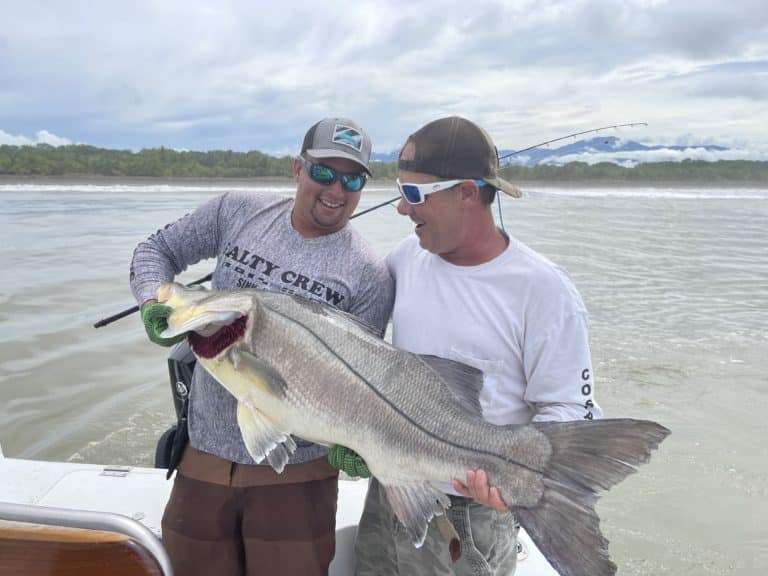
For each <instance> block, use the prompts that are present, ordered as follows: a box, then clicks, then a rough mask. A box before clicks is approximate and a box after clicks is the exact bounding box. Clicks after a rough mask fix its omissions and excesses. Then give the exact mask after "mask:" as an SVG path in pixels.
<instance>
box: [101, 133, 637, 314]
mask: <svg viewBox="0 0 768 576" xmlns="http://www.w3.org/2000/svg"><path fill="white" fill-rule="evenodd" d="M634 126H648V123H647V122H628V123H625V124H613V125H611V126H601V127H600V128H592V129H590V130H584V131H583V132H574V133H573V134H566V135H565V136H560V137H559V138H554V139H552V140H547V141H546V142H539V143H538V144H534V145H533V146H528V147H527V148H522V149H521V150H515V151H514V152H510V153H509V154H505V155H504V156H499V161H501V160H503V159H504V158H509V157H510V156H514V155H516V154H522V153H523V152H527V151H528V150H533V149H534V148H538V147H539V146H546V145H547V144H552V143H553V142H560V141H561V140H566V139H568V138H575V137H576V136H581V135H582V134H591V133H593V132H594V133H595V134H596V133H598V132H601V131H603V130H609V129H611V128H625V127H634ZM399 199H400V196H399V195H398V196H395V197H394V198H392V199H391V200H387V201H386V202H381V203H380V204H376V206H372V207H371V208H366V209H365V210H362V211H360V212H356V213H355V214H353V215H352V216H350V217H349V219H350V220H352V219H353V218H357V217H358V216H362V215H363V214H368V212H373V211H374V210H378V209H379V208H382V207H384V206H387V205H388V204H392V202H395V201H396V200H399ZM211 278H213V272H211V273H209V274H206V275H205V276H203V277H202V278H198V279H197V280H194V281H192V282H190V283H189V284H187V287H190V286H197V285H198V284H202V283H203V282H208V281H209V280H210V279H211ZM138 311H139V307H138V306H133V307H131V308H127V309H125V310H123V311H122V312H118V313H117V314H113V315H112V316H109V317H107V318H103V319H101V320H99V321H98V322H96V323H95V324H94V325H93V327H94V328H101V327H102V326H106V325H107V324H111V323H112V322H115V321H116V320H120V319H121V318H125V317H126V316H130V315H131V314H133V313H135V312H138Z"/></svg>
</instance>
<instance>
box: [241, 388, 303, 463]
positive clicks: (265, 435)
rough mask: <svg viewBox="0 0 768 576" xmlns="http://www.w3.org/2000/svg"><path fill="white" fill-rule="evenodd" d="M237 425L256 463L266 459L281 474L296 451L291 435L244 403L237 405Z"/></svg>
mask: <svg viewBox="0 0 768 576" xmlns="http://www.w3.org/2000/svg"><path fill="white" fill-rule="evenodd" d="M237 423H238V425H239V426H240V433H241V434H242V436H243V442H244V443H245V448H246V449H247V450H248V453H249V454H250V455H251V458H253V459H254V461H255V462H262V461H263V460H264V459H265V458H266V459H267V462H269V464H270V465H271V466H272V468H274V469H275V472H277V473H278V474H280V473H281V472H282V471H283V469H284V468H285V465H286V464H287V463H288V459H289V458H290V457H291V454H293V452H294V451H295V450H296V442H294V440H293V438H292V437H291V436H290V434H287V433H285V432H281V431H280V430H278V429H277V428H275V427H274V425H273V424H272V423H271V422H270V421H269V419H268V418H267V417H266V416H264V415H263V414H262V413H261V412H259V411H258V410H257V409H256V408H255V407H253V406H252V405H251V404H249V403H248V402H244V401H240V402H238V403H237Z"/></svg>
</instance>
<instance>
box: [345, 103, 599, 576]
mask: <svg viewBox="0 0 768 576" xmlns="http://www.w3.org/2000/svg"><path fill="white" fill-rule="evenodd" d="M497 171H498V155H497V151H496V147H495V145H494V144H493V141H492V140H491V138H490V136H489V135H488V134H487V133H486V132H485V130H483V129H482V128H481V127H479V126H477V125H476V124H474V123H473V122H470V121H469V120H466V119H464V118H460V117H456V116H453V117H448V118H441V119H439V120H435V121H433V122H430V123H428V124H426V125H425V126H422V127H421V128H420V129H419V130H417V131H416V132H414V133H413V134H411V136H409V137H408V139H407V140H406V143H405V145H404V146H403V148H402V150H401V151H400V158H399V179H398V180H397V186H398V189H399V190H400V194H401V197H402V198H401V200H400V203H399V204H398V206H397V210H398V212H399V213H400V214H402V215H404V216H408V217H409V218H410V219H411V221H412V222H413V224H414V234H413V235H412V236H410V237H408V238H406V239H405V240H403V241H402V242H401V243H400V244H399V245H398V246H396V247H395V248H394V249H393V250H392V252H391V253H390V254H389V255H388V256H387V265H388V268H389V271H390V273H391V274H392V277H393V278H394V279H395V284H396V297H395V305H394V309H393V312H392V329H393V331H392V342H393V344H394V345H395V346H397V347H399V348H403V349H405V350H408V351H410V352H414V353H417V354H428V355H434V356H440V357H443V358H450V359H452V360H456V361H458V362H462V363H464V364H468V365H470V366H473V367H475V368H477V369H479V370H481V371H482V372H483V374H484V380H483V388H482V390H481V392H480V397H479V400H480V404H481V406H482V409H483V418H485V419H486V420H488V421H489V422H492V423H494V424H498V425H508V424H527V423H529V422H531V421H545V420H580V419H592V418H598V417H600V415H601V412H600V409H599V407H598V406H597V405H596V403H595V400H594V384H593V381H592V363H591V355H590V350H589V343H588V336H587V314H586V310H585V308H584V304H583V303H582V300H581V297H580V296H579V293H578V292H577V290H576V288H575V287H574V286H573V284H572V283H571V281H570V279H569V278H568V276H567V274H566V273H565V272H564V271H563V270H562V269H561V268H559V267H558V266H556V265H555V264H553V263H552V262H550V261H549V260H547V259H546V258H544V257H543V256H541V255H539V254H537V253H536V252H534V251H533V250H531V249H530V248H528V247H527V246H526V245H525V244H523V243H522V242H520V241H518V240H516V239H515V238H514V237H512V236H510V235H508V234H507V233H506V232H505V231H503V230H500V229H499V228H497V227H496V225H495V223H494V220H493V215H492V213H491V206H492V203H493V201H494V198H495V195H496V193H497V192H498V191H501V192H504V193H506V194H508V195H510V196H513V197H519V196H521V192H520V191H519V190H518V189H517V188H516V187H515V186H513V185H512V184H510V183H509V182H507V181H505V180H504V179H502V178H500V177H499V175H498V173H497ZM336 450H338V447H335V448H334V451H336ZM349 460H351V459H349ZM464 482H466V484H464ZM438 487H439V488H440V489H442V490H443V491H444V492H446V493H447V494H448V495H449V497H450V500H451V507H450V508H449V509H448V510H447V511H446V514H445V515H444V516H438V517H437V519H436V520H433V521H432V522H431V523H430V525H429V529H428V532H427V536H426V540H425V542H424V544H423V545H422V546H421V547H419V548H416V547H414V545H413V543H412V541H411V539H410V537H409V535H408V533H407V532H406V531H405V530H404V529H401V527H400V526H399V525H398V523H397V520H396V517H395V516H394V514H393V511H392V506H391V505H390V502H389V499H388V498H387V494H386V492H385V491H386V489H385V488H384V487H382V485H381V484H379V483H378V482H376V480H375V479H372V480H371V484H370V488H369V491H368V496H367V499H366V505H365V510H364V512H363V516H362V518H361V520H360V526H359V529H358V536H357V544H356V553H357V571H356V573H357V575H358V576H369V575H371V576H373V575H375V576H382V575H387V576H393V575H396V574H398V575H401V576H406V575H408V576H428V575H429V576H437V575H441V576H442V575H462V576H469V575H474V576H478V575H487V576H491V575H505V576H506V575H510V574H512V573H513V572H514V570H515V565H516V534H517V529H516V526H515V520H514V516H513V514H511V513H510V512H509V510H508V509H507V506H506V504H505V502H504V500H503V497H504V494H499V491H498V490H497V489H496V488H495V487H492V486H490V485H489V484H488V478H487V476H486V474H485V472H483V471H481V470H479V471H478V470H471V471H468V472H467V477H466V478H459V479H456V480H454V482H453V485H447V484H446V485H440V486H438ZM446 516H447V518H448V519H449V520H450V523H448V522H445V518H446Z"/></svg>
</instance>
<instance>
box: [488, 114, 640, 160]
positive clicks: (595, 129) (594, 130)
mask: <svg viewBox="0 0 768 576" xmlns="http://www.w3.org/2000/svg"><path fill="white" fill-rule="evenodd" d="M635 126H648V123H647V122H628V123H626V124H614V125H612V126H601V127H600V128H592V129H590V130H584V131H583V132H574V133H573V134H567V135H565V136H560V137H559V138H555V139H553V140H547V141H546V142H541V143H539V144H534V145H533V146H528V148H523V149H522V150H515V151H514V152H510V153H509V154H504V156H499V161H501V160H504V158H509V157H510V156H514V155H515V154H522V153H523V152H528V150H533V149H534V148H538V147H539V146H546V145H547V144H552V143H553V142H560V141H561V140H567V139H568V138H575V137H576V136H581V135H582V134H591V133H592V132H594V133H595V134H597V133H598V132H601V131H603V130H610V129H611V128H626V127H629V128H633V127H635Z"/></svg>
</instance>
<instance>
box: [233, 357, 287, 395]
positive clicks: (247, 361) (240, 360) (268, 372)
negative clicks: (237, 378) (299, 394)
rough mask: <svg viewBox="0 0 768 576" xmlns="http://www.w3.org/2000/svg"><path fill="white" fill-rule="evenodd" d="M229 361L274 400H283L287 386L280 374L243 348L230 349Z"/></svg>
mask: <svg viewBox="0 0 768 576" xmlns="http://www.w3.org/2000/svg"><path fill="white" fill-rule="evenodd" d="M229 359H230V360H231V361H232V365H233V366H234V367H235V370H236V371H238V372H240V373H241V374H242V375H243V377H244V378H247V379H248V380H250V381H251V382H254V383H257V384H259V385H260V386H261V387H262V390H264V391H266V392H269V393H270V394H272V395H273V396H275V397H276V398H284V397H285V393H286V390H287V388H288V384H287V383H286V381H285V379H283V377H282V376H281V375H280V373H279V372H278V371H277V370H275V369H274V368H273V367H272V366H270V365H269V364H267V363H266V362H263V361H262V360H260V359H259V357H258V356H256V355H255V354H254V353H253V352H250V351H248V350H246V349H245V348H244V347H243V346H237V347H235V348H231V349H230V351H229Z"/></svg>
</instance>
